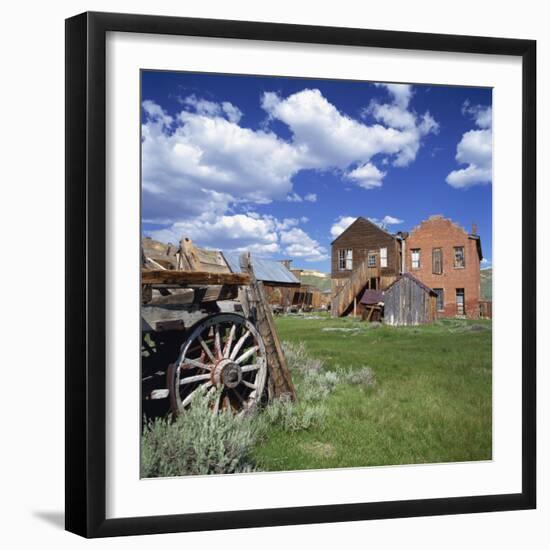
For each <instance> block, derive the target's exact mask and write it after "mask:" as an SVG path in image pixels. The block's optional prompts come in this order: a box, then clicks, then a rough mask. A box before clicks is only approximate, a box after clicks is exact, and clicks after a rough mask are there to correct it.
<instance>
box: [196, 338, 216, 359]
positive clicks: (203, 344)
mask: <svg viewBox="0 0 550 550" xmlns="http://www.w3.org/2000/svg"><path fill="white" fill-rule="evenodd" d="M197 339H198V341H199V344H200V345H201V347H202V349H203V350H204V352H205V353H206V355H208V358H209V359H210V361H212V363H215V362H216V358H215V357H214V356H213V355H212V352H211V351H210V348H209V347H208V346H207V345H206V342H205V341H204V340H203V339H202V336H199V337H198V338H197Z"/></svg>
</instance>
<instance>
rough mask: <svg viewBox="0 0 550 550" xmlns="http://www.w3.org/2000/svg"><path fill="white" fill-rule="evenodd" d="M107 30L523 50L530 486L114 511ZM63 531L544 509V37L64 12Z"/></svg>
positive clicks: (525, 448)
mask: <svg viewBox="0 0 550 550" xmlns="http://www.w3.org/2000/svg"><path fill="white" fill-rule="evenodd" d="M108 31H120V32H132V33H150V34H169V35H188V36H203V37H216V38H239V39H246V40H272V41H281V42H296V43H314V44H329V45H353V46H370V47H378V48H400V49H406V50H429V51H446V52H461V53H482V54H497V55H508V56H518V57H520V58H521V60H522V71H523V76H522V78H523V82H522V86H523V100H522V101H523V121H522V178H523V181H522V199H523V205H522V214H523V217H522V230H523V243H522V258H523V262H522V277H523V279H522V281H523V288H522V296H523V310H522V315H523V317H522V318H523V325H522V337H523V344H522V346H523V349H522V415H523V416H522V491H521V492H520V493H517V494H500V495H487V496H469V497H459V498H437V499H424V500H404V501H394V502H378V503H369V502H366V503H361V504H338V505H320V506H307V507H297V508H296V507H294V508H274V509H259V510H247V511H224V512H215V513H195V514H184V515H167V516H166V515H165V516H151V517H127V518H121V519H106V515H105V508H106V507H105V498H106V484H105V479H106V477H105V474H106V468H105V458H106V443H105V432H106V430H105V420H106V414H105V405H106V386H105V380H106V371H105V351H106V343H105V341H106V338H105V319H106V317H105V315H106V304H105V291H106V274H105V250H106V249H105V244H106V226H105V223H106V212H105V208H106V202H105V201H106V188H105V185H106V180H105V158H106V155H105V130H106V120H105V116H106V113H105V89H106V88H105V85H106V75H105V69H106V66H105V51H106V49H105V40H106V33H107V32H108ZM65 154H66V402H65V406H66V426H65V429H66V529H67V530H69V531H72V532H73V533H76V534H79V535H82V536H85V537H107V536H117V535H136V534H152V533H168V532H178V531H199V530H212V529H235V528H244V527H260V526H275V525H291V524H306V523H324V522H342V521H356V520H367V519H382V518H400V517H414V516H428V515H441V514H463V513H474V512H490V511H503V510H522V509H532V508H535V506H536V439H535V437H536V423H535V422H536V415H535V412H536V391H535V390H536V387H535V383H536V382H535V381H536V299H535V288H536V269H535V265H536V240H535V239H536V230H535V228H536V206H535V199H536V196H535V195H536V191H535V183H536V42H535V41H533V40H517V39H506V38H487V37H479V36H456V35H438V34H421V33H411V32H396V31H381V30H364V29H352V28H334V27H316V26H304V25H289V24H273V23H255V22H245V21H223V20H212V19H190V18H179V17H159V16H145V15H128V14H115V13H83V14H80V15H77V16H75V17H72V18H70V19H67V20H66V150H65Z"/></svg>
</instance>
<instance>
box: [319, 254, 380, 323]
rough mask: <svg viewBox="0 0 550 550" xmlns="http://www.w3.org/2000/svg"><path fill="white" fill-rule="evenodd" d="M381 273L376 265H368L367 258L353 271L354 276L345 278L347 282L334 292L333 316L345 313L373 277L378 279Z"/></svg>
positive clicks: (357, 300) (357, 299)
mask: <svg viewBox="0 0 550 550" xmlns="http://www.w3.org/2000/svg"><path fill="white" fill-rule="evenodd" d="M379 275H380V273H379V270H378V268H376V267H368V266H367V260H366V259H365V260H363V263H362V264H361V265H360V266H359V267H358V268H357V269H355V270H354V271H353V273H352V276H351V277H349V278H348V279H345V283H344V284H343V285H341V287H339V288H338V289H337V292H334V289H333V294H332V303H331V306H330V308H331V314H332V316H333V317H340V316H342V315H344V314H345V313H346V312H347V311H348V310H349V308H350V306H351V305H352V304H353V302H354V300H356V302H357V303H358V302H359V300H360V298H361V296H360V294H361V293H362V292H363V291H364V289H365V287H366V286H367V285H368V283H369V281H370V279H371V278H375V279H377V278H378V277H379Z"/></svg>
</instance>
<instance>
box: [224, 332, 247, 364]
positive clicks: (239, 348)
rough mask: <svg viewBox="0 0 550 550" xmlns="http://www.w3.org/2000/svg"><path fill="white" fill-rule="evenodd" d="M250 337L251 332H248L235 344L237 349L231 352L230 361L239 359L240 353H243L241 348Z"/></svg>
mask: <svg viewBox="0 0 550 550" xmlns="http://www.w3.org/2000/svg"><path fill="white" fill-rule="evenodd" d="M249 336H250V331H249V330H247V331H246V332H245V333H244V334H243V335H242V336H241V337H240V338H239V339H238V340H237V343H236V344H235V347H234V348H233V351H232V352H231V355H230V357H229V358H230V359H235V357H237V354H238V353H239V351H241V348H242V347H243V344H244V343H245V340H246V339H247V338H248V337H249Z"/></svg>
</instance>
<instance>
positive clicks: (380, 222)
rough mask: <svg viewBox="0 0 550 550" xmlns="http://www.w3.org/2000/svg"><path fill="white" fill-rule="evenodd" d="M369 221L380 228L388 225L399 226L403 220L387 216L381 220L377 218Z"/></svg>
mask: <svg viewBox="0 0 550 550" xmlns="http://www.w3.org/2000/svg"><path fill="white" fill-rule="evenodd" d="M369 220H370V221H371V222H373V223H375V224H376V225H379V226H380V227H382V228H384V227H387V226H388V225H399V224H400V223H403V220H401V219H399V218H396V217H395V216H390V215H389V214H388V215H386V216H384V217H383V218H382V219H381V220H380V219H378V218H369Z"/></svg>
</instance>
